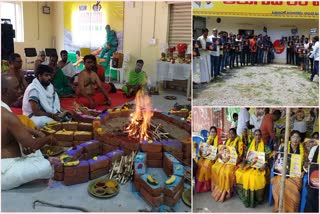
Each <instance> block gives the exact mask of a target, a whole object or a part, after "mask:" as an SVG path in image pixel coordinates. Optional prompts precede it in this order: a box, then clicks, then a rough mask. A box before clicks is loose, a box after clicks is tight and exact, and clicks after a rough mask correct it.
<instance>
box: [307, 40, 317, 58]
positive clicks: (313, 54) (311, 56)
mask: <svg viewBox="0 0 320 214" xmlns="http://www.w3.org/2000/svg"><path fill="white" fill-rule="evenodd" d="M312 49H313V51H312V54H311V55H310V56H309V57H310V58H314V61H319V41H318V42H316V44H314V46H313V47H312Z"/></svg>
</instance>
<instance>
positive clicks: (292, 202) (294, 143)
mask: <svg viewBox="0 0 320 214" xmlns="http://www.w3.org/2000/svg"><path fill="white" fill-rule="evenodd" d="M283 150H284V149H283V148H282V149H281V150H280V152H283ZM288 154H298V155H299V156H300V160H301V166H300V167H301V170H302V166H303V162H304V148H303V145H302V143H301V137H300V132H299V131H296V130H294V131H292V133H291V137H290V141H289V142H288ZM302 178H303V173H301V176H297V177H289V176H287V177H286V180H285V190H284V205H283V210H281V212H298V211H299V205H300V192H301V188H302ZM271 182H272V183H273V188H272V195H273V199H274V208H273V212H278V211H279V199H280V185H281V184H280V183H281V176H280V175H278V176H275V177H273V178H272V180H271Z"/></svg>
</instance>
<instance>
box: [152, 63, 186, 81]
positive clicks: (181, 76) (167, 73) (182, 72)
mask: <svg viewBox="0 0 320 214" xmlns="http://www.w3.org/2000/svg"><path fill="white" fill-rule="evenodd" d="M155 71H156V75H157V81H161V80H166V81H173V80H187V79H189V77H190V73H191V67H190V64H180V63H175V64H172V63H171V62H162V61H157V62H156V63H155Z"/></svg>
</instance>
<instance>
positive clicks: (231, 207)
mask: <svg viewBox="0 0 320 214" xmlns="http://www.w3.org/2000/svg"><path fill="white" fill-rule="evenodd" d="M266 198H267V197H266ZM272 208H273V207H272V206H269V205H268V203H267V199H266V201H265V202H264V203H263V204H261V205H258V206H256V207H255V208H246V207H245V206H244V205H243V203H242V201H241V200H240V199H239V197H238V196H237V195H234V196H233V197H231V198H230V199H228V200H226V201H224V202H216V201H215V200H214V199H213V198H212V196H211V192H205V193H194V194H193V212H197V213H203V212H205V213H213V212H215V213H216V212H221V213H228V212H237V213H260V212H261V213H271V212H272Z"/></svg>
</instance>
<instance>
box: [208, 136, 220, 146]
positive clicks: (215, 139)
mask: <svg viewBox="0 0 320 214" xmlns="http://www.w3.org/2000/svg"><path fill="white" fill-rule="evenodd" d="M218 140H219V137H218V135H216V136H215V138H214V140H213V146H215V147H218ZM211 141H212V136H211V135H209V137H208V139H207V143H210V142H211Z"/></svg>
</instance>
